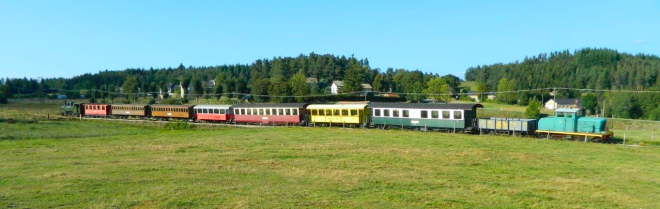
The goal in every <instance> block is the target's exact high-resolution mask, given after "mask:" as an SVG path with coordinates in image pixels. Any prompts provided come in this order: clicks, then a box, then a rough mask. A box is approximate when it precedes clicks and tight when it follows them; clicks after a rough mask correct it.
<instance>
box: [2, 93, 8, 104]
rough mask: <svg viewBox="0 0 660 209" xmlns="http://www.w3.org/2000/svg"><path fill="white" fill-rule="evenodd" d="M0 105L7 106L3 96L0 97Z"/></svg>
mask: <svg viewBox="0 0 660 209" xmlns="http://www.w3.org/2000/svg"><path fill="white" fill-rule="evenodd" d="M0 104H7V98H5V95H0Z"/></svg>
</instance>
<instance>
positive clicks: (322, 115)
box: [307, 104, 369, 126]
mask: <svg viewBox="0 0 660 209" xmlns="http://www.w3.org/2000/svg"><path fill="white" fill-rule="evenodd" d="M307 112H309V114H310V122H312V123H314V124H322V125H326V124H327V125H332V124H336V125H349V126H353V125H359V126H362V125H365V124H366V122H367V121H368V119H369V108H367V104H313V105H309V106H307Z"/></svg>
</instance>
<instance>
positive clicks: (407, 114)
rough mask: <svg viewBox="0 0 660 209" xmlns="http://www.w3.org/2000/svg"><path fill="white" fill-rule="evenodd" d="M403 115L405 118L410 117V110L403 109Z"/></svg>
mask: <svg viewBox="0 0 660 209" xmlns="http://www.w3.org/2000/svg"><path fill="white" fill-rule="evenodd" d="M403 117H404V118H407V117H410V115H409V113H408V110H403Z"/></svg>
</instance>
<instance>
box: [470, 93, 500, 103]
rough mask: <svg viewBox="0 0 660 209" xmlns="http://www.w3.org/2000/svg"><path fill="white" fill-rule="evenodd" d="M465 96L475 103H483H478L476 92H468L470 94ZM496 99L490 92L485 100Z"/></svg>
mask: <svg viewBox="0 0 660 209" xmlns="http://www.w3.org/2000/svg"><path fill="white" fill-rule="evenodd" d="M467 95H468V97H470V99H472V100H474V101H475V102H483V101H480V99H479V93H478V92H476V91H470V92H468V93H467ZM496 98H497V97H496V96H495V93H493V92H492V91H491V92H488V95H487V96H486V99H487V100H495V99H496Z"/></svg>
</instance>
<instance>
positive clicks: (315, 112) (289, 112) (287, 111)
mask: <svg viewBox="0 0 660 209" xmlns="http://www.w3.org/2000/svg"><path fill="white" fill-rule="evenodd" d="M285 111H286V115H291V109H286V110H285ZM321 112H323V111H322V110H321ZM314 114H316V115H318V113H317V111H316V110H314Z"/></svg>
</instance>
